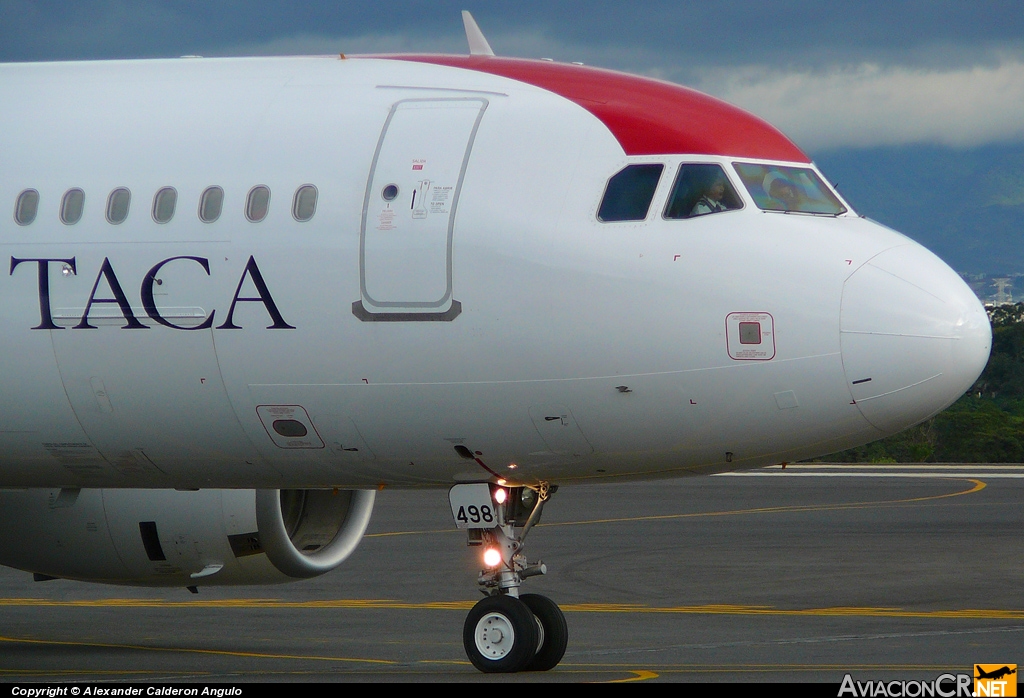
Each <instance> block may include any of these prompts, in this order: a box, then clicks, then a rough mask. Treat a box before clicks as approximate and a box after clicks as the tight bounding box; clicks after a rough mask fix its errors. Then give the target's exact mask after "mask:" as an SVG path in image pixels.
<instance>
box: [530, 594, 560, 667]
mask: <svg viewBox="0 0 1024 698" xmlns="http://www.w3.org/2000/svg"><path fill="white" fill-rule="evenodd" d="M519 600H520V601H522V602H523V603H524V604H526V607H527V608H529V609H530V610H531V611H532V612H533V615H534V616H535V617H536V618H537V621H538V622H539V623H540V626H541V629H542V630H543V639H540V640H539V641H538V644H540V647H538V648H537V654H535V655H534V656H533V659H532V660H530V662H529V663H528V664H527V665H526V671H547V670H549V669H554V668H555V667H556V666H558V663H559V662H560V661H562V656H563V655H564V654H565V647H566V645H568V644H569V626H568V625H567V624H566V622H565V615H564V614H563V613H562V609H560V608H559V607H558V604H556V603H555V602H554V601H552V600H551V599H549V598H548V597H546V596H541V595H540V594H523V595H522V596H520V597H519Z"/></svg>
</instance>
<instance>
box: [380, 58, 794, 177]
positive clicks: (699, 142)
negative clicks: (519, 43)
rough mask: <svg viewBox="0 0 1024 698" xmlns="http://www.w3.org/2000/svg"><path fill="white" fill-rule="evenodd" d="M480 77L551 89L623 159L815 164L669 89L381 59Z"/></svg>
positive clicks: (539, 66)
mask: <svg viewBox="0 0 1024 698" xmlns="http://www.w3.org/2000/svg"><path fill="white" fill-rule="evenodd" d="M376 57H378V58H392V59H395V60H405V61H416V62H420V63H433V64H435V65H446V66H451V67H454V68H465V69H467V70H477V71H480V72H483V73H490V74H492V75H500V76H502V77H506V78H511V79H513V80H518V81H520V82H524V83H527V84H529V85H534V86H536V87H540V88H543V89H545V90H550V91H551V92H554V93H555V94H558V95H561V96H562V97H565V98H566V99H569V100H572V101H573V102H575V103H576V104H578V105H580V106H581V107H583V108H584V109H586V110H587V111H589V112H590V113H591V114H593V115H594V116H596V117H597V118H598V119H600V120H601V121H602V122H604V124H605V125H606V126H607V127H608V129H609V130H610V131H611V132H612V133H613V134H614V135H615V137H616V138H617V139H618V141H619V143H620V144H621V145H622V149H623V150H624V151H626V155H666V154H673V153H675V154H700V155H722V156H729V157H744V158H757V159H764V160H789V161H794V162H810V161H811V160H810V158H808V157H807V155H806V154H804V152H803V151H802V150H800V149H799V148H798V147H797V146H796V145H795V144H794V143H793V142H792V141H791V140H789V138H787V137H786V136H785V135H783V134H782V132H781V131H779V130H778V129H776V128H775V127H774V126H772V125H771V124H769V123H768V122H766V121H764V120H762V119H759V118H758V117H756V116H754V115H753V114H751V113H749V112H746V111H744V110H742V109H740V108H738V107H734V106H732V105H731V104H727V103H725V102H723V101H721V100H719V99H715V98H714V97H711V96H709V95H706V94H703V93H701V92H697V91H696V90H691V89H689V88H686V87H682V86H681V85H675V84H673V83H670V82H663V81H661V80H654V79H651V78H643V77H638V76H635V75H628V74H626V73H619V72H615V71H611V70H604V69H600V68H592V67H589V66H580V65H568V64H565V63H554V62H551V61H534V60H526V59H522V58H498V57H493V56H430V55H413V56H376Z"/></svg>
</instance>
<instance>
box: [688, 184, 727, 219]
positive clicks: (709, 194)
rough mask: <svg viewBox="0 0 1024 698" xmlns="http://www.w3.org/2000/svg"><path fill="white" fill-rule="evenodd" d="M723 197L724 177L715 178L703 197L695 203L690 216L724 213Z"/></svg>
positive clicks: (725, 207)
mask: <svg viewBox="0 0 1024 698" xmlns="http://www.w3.org/2000/svg"><path fill="white" fill-rule="evenodd" d="M724 196H725V177H724V176H721V175H719V176H716V177H715V178H714V179H712V180H711V183H710V184H709V185H708V188H707V190H706V191H705V192H704V195H703V196H701V197H700V198H699V199H697V203H696V204H694V206H693V210H691V211H690V215H691V216H703V215H704V214H706V213H718V212H719V211H725V210H727V209H728V206H726V205H725V204H724V203H722V198H723V197H724Z"/></svg>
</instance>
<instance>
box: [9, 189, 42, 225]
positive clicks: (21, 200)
mask: <svg viewBox="0 0 1024 698" xmlns="http://www.w3.org/2000/svg"><path fill="white" fill-rule="evenodd" d="M38 212H39V192H37V191H36V190H35V189H26V190H25V191H23V192H21V193H20V194H18V200H17V201H16V202H15V203H14V221H15V223H17V224H18V225H28V224H29V223H31V222H32V221H34V220H35V219H36V213H38Z"/></svg>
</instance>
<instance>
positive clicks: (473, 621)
mask: <svg viewBox="0 0 1024 698" xmlns="http://www.w3.org/2000/svg"><path fill="white" fill-rule="evenodd" d="M462 644H463V645H464V646H465V648H466V655H467V656H468V657H469V661H471V662H473V666H475V667H476V668H477V669H479V670H480V671H482V672H484V673H487V674H493V673H505V674H510V673H513V672H516V671H522V670H523V669H525V668H526V665H527V664H529V663H530V662H531V661H532V660H533V659H534V655H535V654H536V652H537V621H535V620H534V616H533V612H532V611H530V609H529V608H528V607H527V606H526V604H524V603H523V602H522V601H520V600H519V599H516V598H513V597H511V596H506V595H501V596H488V597H486V598H484V599H481V600H480V601H479V602H478V603H477V604H476V605H475V606H473V608H472V610H471V611H470V612H469V615H468V616H466V624H465V625H464V626H463V628H462Z"/></svg>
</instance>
